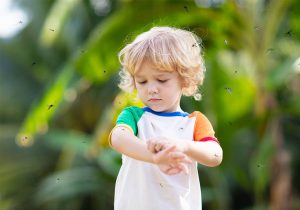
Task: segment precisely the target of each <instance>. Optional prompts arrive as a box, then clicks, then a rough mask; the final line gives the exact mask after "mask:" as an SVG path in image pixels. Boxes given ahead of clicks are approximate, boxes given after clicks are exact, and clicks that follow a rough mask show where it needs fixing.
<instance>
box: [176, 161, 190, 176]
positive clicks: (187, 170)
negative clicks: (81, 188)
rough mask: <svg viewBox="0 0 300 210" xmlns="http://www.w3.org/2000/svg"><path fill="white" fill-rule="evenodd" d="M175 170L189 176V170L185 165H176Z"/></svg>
mask: <svg viewBox="0 0 300 210" xmlns="http://www.w3.org/2000/svg"><path fill="white" fill-rule="evenodd" d="M177 168H179V169H181V170H182V171H183V172H184V173H185V174H189V168H188V166H187V165H186V164H182V163H180V164H178V166H177Z"/></svg>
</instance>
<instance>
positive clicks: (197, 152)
mask: <svg viewBox="0 0 300 210" xmlns="http://www.w3.org/2000/svg"><path fill="white" fill-rule="evenodd" d="M185 153H186V154H187V155H188V156H189V157H191V158H193V159H194V160H196V161H197V162H199V163H200V164H202V165H206V166H209V167H215V166H218V165H220V164H221V162H222V159H223V150H222V148H221V146H220V145H219V144H218V143H217V142H215V141H206V142H195V141H192V142H189V143H188V145H187V148H186V151H185Z"/></svg>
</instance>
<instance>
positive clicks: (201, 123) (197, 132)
mask: <svg viewBox="0 0 300 210" xmlns="http://www.w3.org/2000/svg"><path fill="white" fill-rule="evenodd" d="M189 117H195V118H196V121H195V127H194V136H193V137H194V141H216V142H218V143H219V141H218V139H217V138H216V137H215V131H214V129H213V127H212V125H211V123H210V121H209V120H208V119H207V117H205V116H204V114H202V113H201V112H198V111H195V112H193V113H191V114H190V115H189Z"/></svg>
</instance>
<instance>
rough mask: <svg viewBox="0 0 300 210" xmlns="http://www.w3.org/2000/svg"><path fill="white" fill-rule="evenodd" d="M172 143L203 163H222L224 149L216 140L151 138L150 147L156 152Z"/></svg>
mask: <svg viewBox="0 0 300 210" xmlns="http://www.w3.org/2000/svg"><path fill="white" fill-rule="evenodd" d="M170 145H175V146H176V149H177V151H181V152H183V153H185V154H186V155H187V156H189V157H190V158H192V159H194V160H196V161H197V162H199V163H200V164H202V165H206V166H209V167H215V166H218V165H220V163H221V162H222V159H223V150H222V148H221V146H220V145H219V144H218V143H217V142H215V141H205V142H201V141H188V140H183V139H181V140H175V139H167V138H162V137H160V138H154V139H151V140H149V143H148V149H149V150H150V151H151V152H153V153H155V152H158V151H160V150H161V149H165V148H166V147H169V146H170Z"/></svg>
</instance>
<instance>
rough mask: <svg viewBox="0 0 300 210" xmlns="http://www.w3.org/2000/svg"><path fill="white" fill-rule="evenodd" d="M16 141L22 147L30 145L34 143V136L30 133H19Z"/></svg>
mask: <svg viewBox="0 0 300 210" xmlns="http://www.w3.org/2000/svg"><path fill="white" fill-rule="evenodd" d="M16 143H17V145H18V146H20V147H29V146H31V145H32V144H33V137H32V136H31V135H30V134H19V135H18V136H17V137H16Z"/></svg>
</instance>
